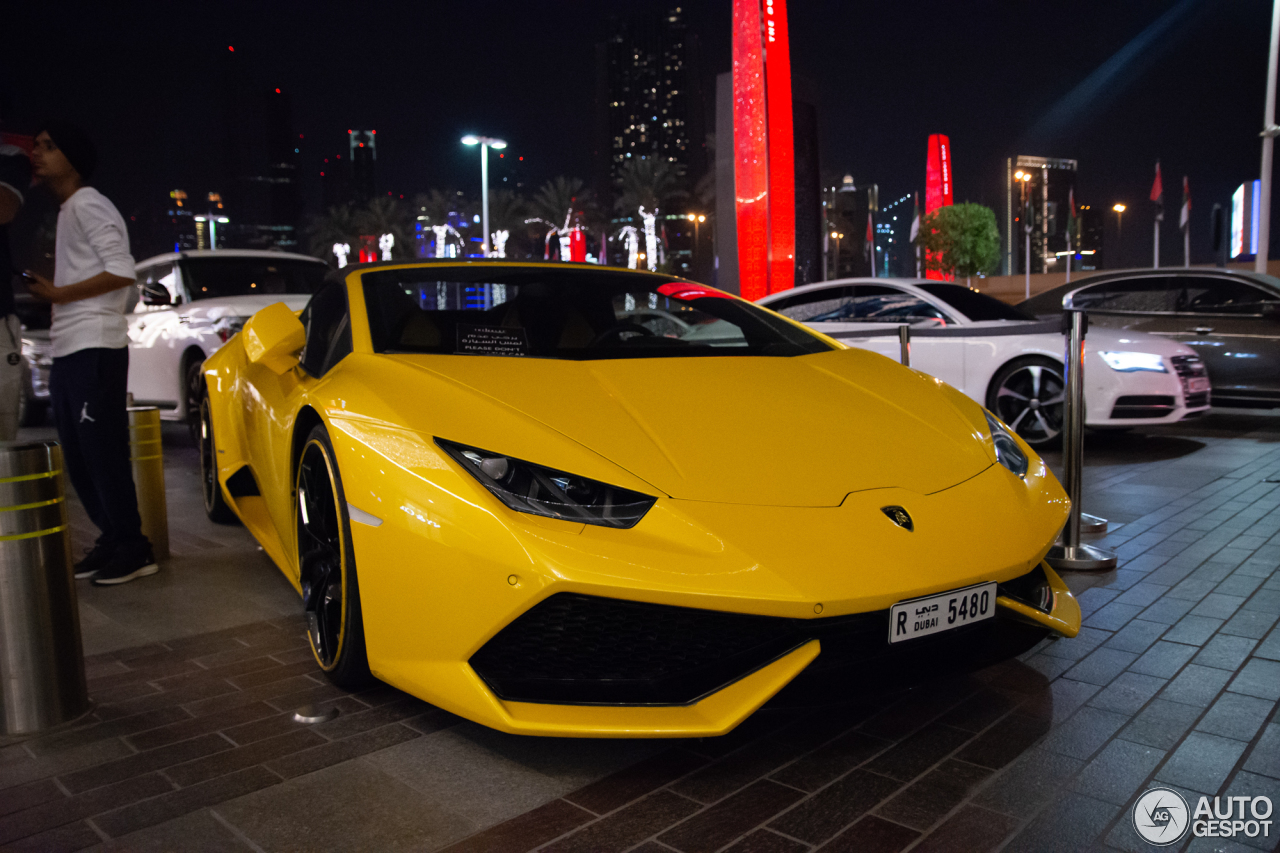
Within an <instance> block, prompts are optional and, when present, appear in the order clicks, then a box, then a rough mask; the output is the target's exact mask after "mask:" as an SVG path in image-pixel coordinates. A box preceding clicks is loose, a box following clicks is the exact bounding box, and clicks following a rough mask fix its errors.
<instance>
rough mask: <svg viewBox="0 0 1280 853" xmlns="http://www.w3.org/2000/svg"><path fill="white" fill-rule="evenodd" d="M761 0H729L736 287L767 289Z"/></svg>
mask: <svg viewBox="0 0 1280 853" xmlns="http://www.w3.org/2000/svg"><path fill="white" fill-rule="evenodd" d="M760 29H761V20H760V0H734V4H733V157H734V162H733V179H734V180H733V183H734V203H735V205H736V207H737V212H738V280H739V288H738V292H739V293H740V294H741V295H742V298H743V299H750V300H753V301H754V300H756V299H759V298H760V297H761V296H765V295H767V294H768V293H769V234H768V222H769V199H768V194H769V161H768V157H769V139H768V114H767V112H766V110H765V101H764V98H765V89H764V45H763V44H762V43H761V40H760Z"/></svg>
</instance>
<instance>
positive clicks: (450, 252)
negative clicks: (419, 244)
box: [431, 223, 462, 258]
mask: <svg viewBox="0 0 1280 853" xmlns="http://www.w3.org/2000/svg"><path fill="white" fill-rule="evenodd" d="M431 231H432V232H433V233H434V234H435V235H436V257H437V258H453V257H457V252H456V250H455V248H454V246H452V245H451V244H450V243H449V235H450V234H452V235H453V236H454V237H456V238H457V240H458V242H462V235H461V234H459V233H458V229H456V228H454V227H453V226H452V225H449V224H448V223H445V224H444V225H432V226H431Z"/></svg>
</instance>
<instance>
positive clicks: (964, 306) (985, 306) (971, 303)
mask: <svg viewBox="0 0 1280 853" xmlns="http://www.w3.org/2000/svg"><path fill="white" fill-rule="evenodd" d="M916 287H919V288H920V289H921V290H923V291H924V292H925V293H928V294H929V295H930V296H936V297H937V298H938V299H941V300H942V301H943V302H945V303H947V304H948V305H950V306H951V307H952V308H954V309H956V310H957V311H959V312H960V313H961V314H963V315H964V316H966V317H968V318H969V319H970V320H972V321H974V322H975V323H976V322H979V321H982V320H1034V319H1035V317H1033V316H1031V315H1030V314H1028V313H1027V312H1025V311H1023V310H1022V309H1021V308H1015V307H1014V306H1012V305H1006V304H1005V303H1003V302H1001V301H1000V300H999V299H996V298H995V297H994V296H987V294H985V293H979V292H978V291H976V290H970V289H969V288H967V287H961V286H960V285H958V284H918V285H916Z"/></svg>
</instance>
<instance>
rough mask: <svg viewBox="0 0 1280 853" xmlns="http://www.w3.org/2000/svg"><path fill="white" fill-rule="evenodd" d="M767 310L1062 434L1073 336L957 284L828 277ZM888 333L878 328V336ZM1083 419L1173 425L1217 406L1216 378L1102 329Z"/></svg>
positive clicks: (1191, 361)
mask: <svg viewBox="0 0 1280 853" xmlns="http://www.w3.org/2000/svg"><path fill="white" fill-rule="evenodd" d="M758 302H759V304H760V305H763V306H765V307H767V308H770V309H772V310H774V311H777V312H778V313H780V314H782V315H783V316H786V317H790V318H791V319H793V320H797V321H799V322H801V323H804V324H805V325H807V326H810V327H812V328H813V329H815V330H817V331H819V332H822V333H823V334H826V335H829V336H831V337H833V338H835V339H837V340H839V341H841V342H842V343H845V344H847V345H849V346H854V347H858V348H860V349H869V350H874V351H876V352H879V353H881V354H882V355H887V356H889V357H890V358H894V359H897V358H898V357H899V352H900V349H899V343H898V338H897V336H896V334H886V333H892V332H894V331H895V330H896V329H897V327H898V326H901V325H908V326H910V327H911V329H912V340H911V366H912V367H914V368H916V369H918V370H921V371H923V372H925V373H928V374H930V375H932V376H935V377H937V378H938V379H941V380H943V381H944V382H946V383H948V384H949V385H951V386H953V387H955V388H958V389H959V390H961V391H963V392H964V393H965V394H967V395H968V396H969V397H971V398H973V399H974V400H976V401H978V402H979V403H982V404H983V405H985V406H986V407H987V408H988V409H990V410H991V411H992V412H995V413H996V415H998V416H999V417H1000V418H1001V419H1002V420H1003V421H1004V422H1005V423H1007V424H1009V425H1010V426H1012V427H1013V428H1014V429H1016V430H1017V431H1018V434H1019V435H1021V436H1022V437H1023V439H1025V440H1026V441H1027V443H1028V444H1030V445H1032V446H1033V447H1044V446H1048V445H1052V444H1054V443H1055V442H1057V440H1058V439H1059V437H1060V434H1061V432H1062V400H1063V394H1062V392H1063V357H1064V346H1063V337H1062V335H1061V334H1058V333H1056V332H1054V331H1047V330H1044V328H1043V325H1040V326H1038V327H1037V326H1036V325H1035V323H1036V320H1035V318H1034V317H1032V316H1031V315H1029V314H1026V313H1024V312H1023V311H1022V310H1021V309H1019V308H1015V307H1013V306H1011V305H1006V304H1005V303H1003V302H1001V301H999V300H998V299H995V298H993V297H990V296H987V295H986V294H983V293H979V292H977V291H976V290H970V289H969V288H967V287H963V286H961V285H958V284H947V283H943V282H936V281H925V280H915V279H889V278H864V279H841V280H838V281H825V282H822V283H821V284H811V285H807V286H805V287H797V288H795V289H794V290H788V291H784V292H782V293H775V294H771V295H770V296H766V297H764V298H763V299H760V300H758ZM876 332H879V335H876V334H872V333H876ZM1084 377H1085V413H1086V414H1085V422H1086V424H1087V425H1088V426H1090V427H1094V428H1103V429H1107V428H1110V429H1121V428H1127V427H1133V426H1139V425H1145V424H1166V423H1173V422H1174V421H1179V420H1182V419H1183V418H1185V417H1187V416H1189V415H1194V414H1199V413H1202V412H1204V411H1206V410H1207V409H1208V408H1209V378H1208V373H1207V372H1206V371H1205V366H1204V362H1202V361H1201V360H1200V357H1199V356H1198V355H1196V352H1195V350H1193V349H1191V348H1190V347H1187V346H1183V345H1182V344H1179V343H1176V342H1174V341H1170V340H1166V339H1164V338H1159V337H1156V336H1155V335H1148V334H1143V333H1142V332H1130V331H1125V330H1123V329H1108V328H1103V327H1101V326H1093V327H1091V328H1090V329H1089V332H1088V335H1087V337H1086V340H1085V371H1084Z"/></svg>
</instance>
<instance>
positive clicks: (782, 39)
mask: <svg viewBox="0 0 1280 853" xmlns="http://www.w3.org/2000/svg"><path fill="white" fill-rule="evenodd" d="M764 26H765V32H764V42H765V65H764V85H765V96H766V101H767V104H768V114H769V292H770V293H776V292H778V291H779V290H788V289H790V288H792V287H794V286H795V283H796V164H795V150H796V146H795V139H794V136H795V126H794V125H793V123H792V117H791V48H790V39H789V37H788V35H787V5H786V0H764Z"/></svg>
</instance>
